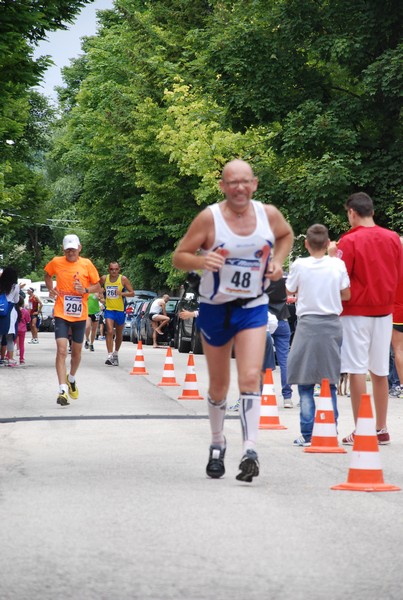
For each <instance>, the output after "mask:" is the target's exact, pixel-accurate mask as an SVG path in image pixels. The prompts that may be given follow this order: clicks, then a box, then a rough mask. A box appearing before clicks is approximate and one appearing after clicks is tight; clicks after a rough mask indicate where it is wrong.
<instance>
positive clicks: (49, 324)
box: [39, 302, 55, 331]
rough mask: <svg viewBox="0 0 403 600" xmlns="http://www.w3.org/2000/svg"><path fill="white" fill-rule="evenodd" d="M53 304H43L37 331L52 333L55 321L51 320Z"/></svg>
mask: <svg viewBox="0 0 403 600" xmlns="http://www.w3.org/2000/svg"><path fill="white" fill-rule="evenodd" d="M54 307H55V305H54V302H44V303H43V305H42V310H41V315H40V319H41V324H40V325H39V331H54V330H55V321H54V318H53V309H54Z"/></svg>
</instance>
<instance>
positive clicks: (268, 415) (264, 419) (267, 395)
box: [259, 369, 287, 429]
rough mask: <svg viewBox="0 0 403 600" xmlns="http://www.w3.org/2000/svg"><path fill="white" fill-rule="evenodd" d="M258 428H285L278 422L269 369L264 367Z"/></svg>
mask: <svg viewBox="0 0 403 600" xmlns="http://www.w3.org/2000/svg"><path fill="white" fill-rule="evenodd" d="M259 429H287V427H284V425H281V424H280V418H279V416H278V407H277V400H276V393H275V391H274V383H273V373H272V370H271V369H266V372H265V374H264V381H263V390H262V401H261V407H260V421H259Z"/></svg>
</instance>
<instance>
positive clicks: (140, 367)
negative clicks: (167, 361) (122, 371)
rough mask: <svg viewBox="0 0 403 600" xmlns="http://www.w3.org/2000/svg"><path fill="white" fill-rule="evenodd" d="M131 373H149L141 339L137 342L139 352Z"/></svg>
mask: <svg viewBox="0 0 403 600" xmlns="http://www.w3.org/2000/svg"><path fill="white" fill-rule="evenodd" d="M130 375H148V371H146V368H145V364H144V355H143V342H142V341H141V340H140V341H139V342H138V344H137V352H136V356H135V359H134V365H133V368H132V370H131V371H130Z"/></svg>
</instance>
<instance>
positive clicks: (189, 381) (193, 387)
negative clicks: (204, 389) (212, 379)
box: [178, 352, 203, 400]
mask: <svg viewBox="0 0 403 600" xmlns="http://www.w3.org/2000/svg"><path fill="white" fill-rule="evenodd" d="M178 400H203V396H200V394H199V390H198V389H197V379H196V372H195V363H194V359H193V353H192V352H189V358H188V367H187V371H186V376H185V385H184V387H183V391H182V394H181V396H178Z"/></svg>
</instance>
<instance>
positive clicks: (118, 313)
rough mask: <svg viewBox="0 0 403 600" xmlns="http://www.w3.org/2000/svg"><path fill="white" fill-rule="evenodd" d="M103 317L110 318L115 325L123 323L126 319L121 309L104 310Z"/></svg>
mask: <svg viewBox="0 0 403 600" xmlns="http://www.w3.org/2000/svg"><path fill="white" fill-rule="evenodd" d="M104 317H105V319H111V320H112V321H114V322H115V325H124V324H125V320H126V313H125V311H124V310H123V311H122V310H105V313H104Z"/></svg>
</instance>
